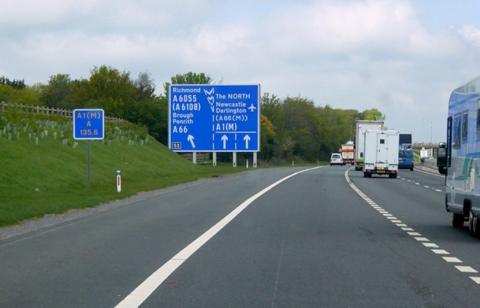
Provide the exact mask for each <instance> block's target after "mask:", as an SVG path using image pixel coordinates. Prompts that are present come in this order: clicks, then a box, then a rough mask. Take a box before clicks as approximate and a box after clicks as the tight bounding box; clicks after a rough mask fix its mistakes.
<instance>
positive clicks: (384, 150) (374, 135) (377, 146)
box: [363, 129, 399, 178]
mask: <svg viewBox="0 0 480 308" xmlns="http://www.w3.org/2000/svg"><path fill="white" fill-rule="evenodd" d="M398 135H399V131H397V130H391V129H390V130H383V129H382V130H371V129H367V130H366V131H365V133H364V145H365V146H364V149H365V155H364V164H363V176H364V177H371V176H372V174H379V175H388V176H389V177H390V178H396V177H397V173H398V147H399V145H398Z"/></svg>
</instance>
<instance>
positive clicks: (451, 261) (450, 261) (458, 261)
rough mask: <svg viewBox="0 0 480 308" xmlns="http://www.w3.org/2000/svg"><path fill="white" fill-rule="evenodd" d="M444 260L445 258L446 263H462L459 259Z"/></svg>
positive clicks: (448, 258)
mask: <svg viewBox="0 0 480 308" xmlns="http://www.w3.org/2000/svg"><path fill="white" fill-rule="evenodd" d="M442 258H443V260H445V261H446V262H449V263H462V260H460V259H459V258H457V257H442Z"/></svg>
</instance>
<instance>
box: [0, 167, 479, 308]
mask: <svg viewBox="0 0 480 308" xmlns="http://www.w3.org/2000/svg"><path fill="white" fill-rule="evenodd" d="M444 188H445V187H444V178H443V177H440V176H435V175H429V174H424V173H420V172H416V171H414V172H411V171H401V172H400V174H399V178H397V179H388V178H380V177H373V178H363V175H362V173H361V172H356V171H351V170H350V171H349V169H347V168H346V167H328V166H325V167H321V168H313V169H308V168H272V169H259V170H256V171H252V172H245V173H241V174H236V175H229V176H225V177H222V178H218V179H214V178H212V179H207V180H201V181H198V182H195V183H193V184H188V185H180V186H177V187H174V188H169V189H165V190H163V191H160V193H158V194H156V195H155V196H152V197H151V198H148V199H144V200H140V201H137V202H135V203H134V204H131V205H126V206H121V207H117V208H114V209H111V210H108V211H104V212H97V213H95V214H92V215H89V216H87V217H83V218H79V219H76V220H74V221H70V222H67V223H63V224H59V225H56V226H53V227H48V228H43V229H40V230H36V231H33V232H30V233H27V234H24V235H20V236H16V237H12V238H9V239H7V240H2V241H0V264H1V266H0V277H1V279H0V307H115V306H118V307H134V306H138V305H141V306H142V307H347V306H348V307H422V306H438V307H442V306H444V307H451V306H455V307H457V306H459V307H478V306H479V304H478V298H477V295H478V294H480V293H479V292H480V274H479V273H478V272H477V271H479V270H480V258H479V256H480V241H479V240H477V239H475V238H473V237H471V236H470V235H469V233H468V230H467V229H466V228H463V229H454V228H453V227H451V226H450V220H451V216H450V214H448V213H446V212H445V209H444V203H443V200H444Z"/></svg>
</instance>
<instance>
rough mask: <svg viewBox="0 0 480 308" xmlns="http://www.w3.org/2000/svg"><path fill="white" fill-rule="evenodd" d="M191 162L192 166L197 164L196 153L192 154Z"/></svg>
mask: <svg viewBox="0 0 480 308" xmlns="http://www.w3.org/2000/svg"><path fill="white" fill-rule="evenodd" d="M192 162H193V164H194V165H196V164H197V152H193V153H192Z"/></svg>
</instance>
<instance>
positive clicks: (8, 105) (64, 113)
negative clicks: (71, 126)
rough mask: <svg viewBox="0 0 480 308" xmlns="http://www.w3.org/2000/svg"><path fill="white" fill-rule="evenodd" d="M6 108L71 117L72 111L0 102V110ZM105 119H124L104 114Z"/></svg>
mask: <svg viewBox="0 0 480 308" xmlns="http://www.w3.org/2000/svg"><path fill="white" fill-rule="evenodd" d="M7 109H17V110H21V111H23V112H31V113H39V114H44V115H57V116H64V117H72V113H73V111H72V110H69V109H61V108H51V107H45V106H34V105H23V104H14V103H6V102H0V112H4V111H6V110H7ZM105 120H107V121H112V122H123V121H125V120H123V119H120V118H116V117H109V116H105Z"/></svg>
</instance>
